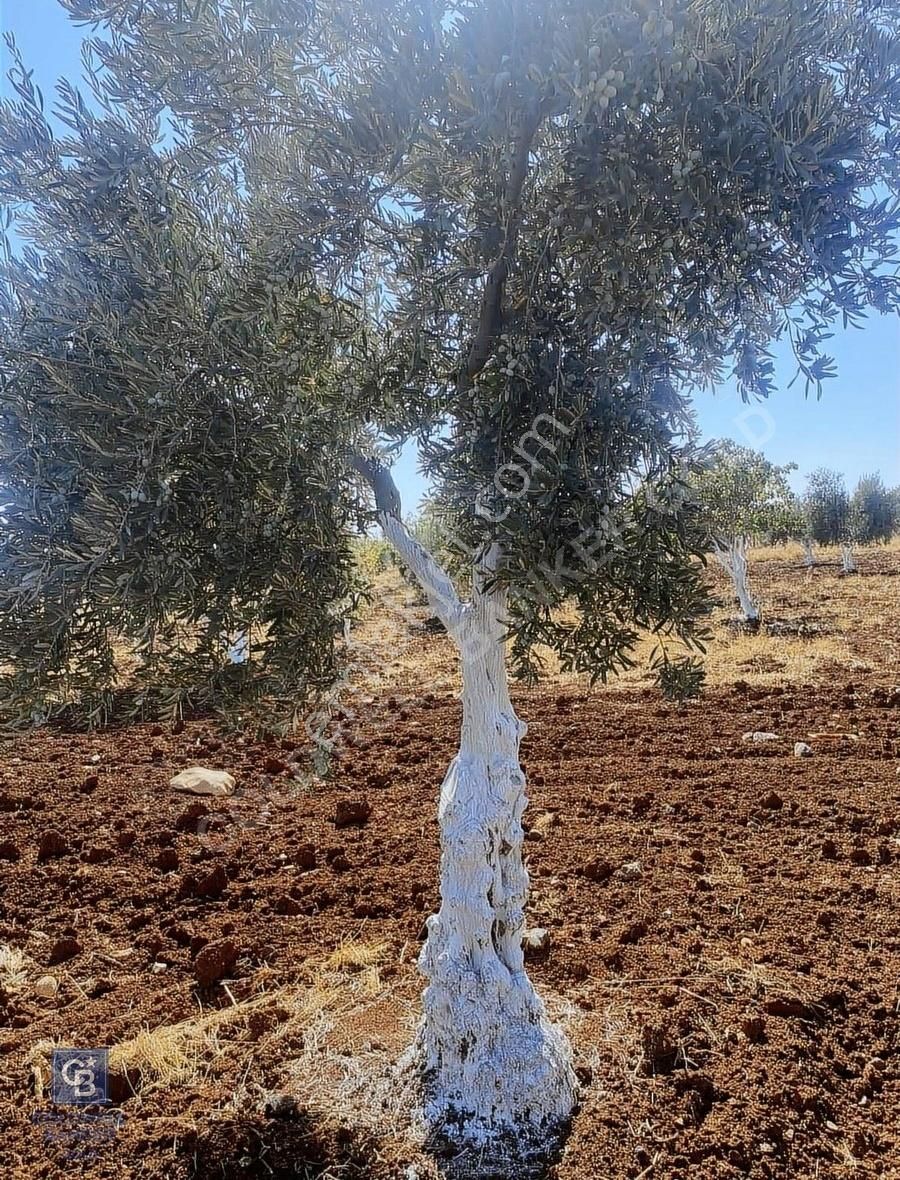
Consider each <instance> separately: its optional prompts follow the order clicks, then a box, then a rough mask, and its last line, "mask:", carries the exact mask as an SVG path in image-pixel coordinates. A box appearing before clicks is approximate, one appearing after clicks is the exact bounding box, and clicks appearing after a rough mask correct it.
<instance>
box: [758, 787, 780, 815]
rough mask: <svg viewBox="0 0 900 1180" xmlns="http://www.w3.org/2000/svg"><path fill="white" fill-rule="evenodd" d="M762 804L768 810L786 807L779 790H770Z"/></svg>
mask: <svg viewBox="0 0 900 1180" xmlns="http://www.w3.org/2000/svg"><path fill="white" fill-rule="evenodd" d="M762 805H763V807H765V808H766V809H767V810H768V811H781V809H782V807H784V800H783V799H782V797H781V796H780V795H779V794H778V792H777V791H769V793H768V795H765V796H764V797H763V801H762Z"/></svg>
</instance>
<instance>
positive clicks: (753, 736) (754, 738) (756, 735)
mask: <svg viewBox="0 0 900 1180" xmlns="http://www.w3.org/2000/svg"><path fill="white" fill-rule="evenodd" d="M741 741H742V742H780V741H781V738H780V736H779V735H778V734H777V733H769V732H768V731H767V730H763V729H752V730H750V731H749V732H748V733H745V734H744V736H743V737H742V738H741Z"/></svg>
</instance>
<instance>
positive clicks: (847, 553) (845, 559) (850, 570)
mask: <svg viewBox="0 0 900 1180" xmlns="http://www.w3.org/2000/svg"><path fill="white" fill-rule="evenodd" d="M841 565H842V567H843V570H844V573H845V574H855V573H856V559H855V558H854V556H853V546H852V545H851V544H850V543H849V542H848V541H842V542H841Z"/></svg>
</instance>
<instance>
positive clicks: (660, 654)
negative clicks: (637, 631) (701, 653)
mask: <svg viewBox="0 0 900 1180" xmlns="http://www.w3.org/2000/svg"><path fill="white" fill-rule="evenodd" d="M650 667H651V670H652V671H653V672H655V673H656V679H657V683H658V684H659V688H660V691H661V692H662V695H663V696H664V697H665V698H666V700H668V701H678V702H683V701H690V700H694V699H696V698H697V697H699V696H700V694H701V693H702V691H703V685H704V682H705V680H706V669H705V668H704V666H703V661H702V660H700V659H698V658H697V656H680V657H679V658H678V659H674V660H673V659H670V658H669V655H668V652H667V651H666V650H665V649H664V648H663V649H658V650H657V651H656V653H655V654H654V656H653V658H652V659H651V662H650Z"/></svg>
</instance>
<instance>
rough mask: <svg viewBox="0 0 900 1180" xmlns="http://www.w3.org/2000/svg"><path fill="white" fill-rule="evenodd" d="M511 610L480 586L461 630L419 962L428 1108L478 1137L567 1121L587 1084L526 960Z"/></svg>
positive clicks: (448, 1125) (436, 1119)
mask: <svg viewBox="0 0 900 1180" xmlns="http://www.w3.org/2000/svg"><path fill="white" fill-rule="evenodd" d="M504 607H505V596H504V594H503V593H502V592H498V591H486V590H485V589H484V588H483V586H482V587H478V586H476V590H475V594H474V597H473V602H472V604H471V607H470V609H469V611H468V612H467V614H466V617H465V620H464V622H463V625H462V627H461V630H460V634H459V642H460V648H461V659H462V674H463V696H462V704H463V722H462V739H461V743H460V751H459V754H458V755H457V756H456V758H454V759H453V762H452V763H451V764H450V768H449V770H448V771H447V776H446V778H445V779H444V783H443V786H442V787H441V797H440V805H439V810H438V817H439V822H440V831H441V908H440V910H439V912H438V913H437V914H435V915H433V916H432V917H431V918H429V919H428V937H427V940H426V943H425V946H424V948H423V950H422V954H421V957H420V960H419V965H420V968H421V970H422V972H423V974H424V975H425V977H426V978H427V980H428V986H427V988H426V989H425V994H424V1014H423V1022H422V1028H421V1031H420V1050H421V1053H422V1056H423V1065H424V1071H425V1080H426V1087H427V1099H426V1114H427V1116H428V1118H429V1121H431V1122H432V1123H433V1124H437V1125H441V1126H442V1127H444V1128H445V1129H446V1130H449V1131H450V1132H451V1134H452V1133H453V1129H454V1128H456V1129H457V1133H458V1135H459V1136H460V1137H462V1138H465V1139H467V1140H470V1141H471V1140H475V1141H479V1140H482V1141H483V1140H487V1139H488V1138H490V1137H492V1136H494V1135H496V1133H497V1132H498V1131H502V1130H504V1129H507V1130H511V1131H514V1132H515V1133H516V1135H518V1136H521V1135H523V1134H526V1135H527V1134H528V1132H529V1131H533V1132H537V1133H540V1132H542V1131H546V1130H548V1129H551V1128H554V1127H556V1126H558V1125H559V1124H561V1123H562V1122H563V1121H564V1120H565V1119H566V1118H567V1116H568V1115H569V1114H570V1112H571V1110H572V1106H573V1105H574V1101H575V1092H576V1087H577V1082H576V1078H575V1074H574V1071H573V1068H572V1054H571V1050H570V1048H569V1045H568V1042H567V1041H566V1039H565V1037H564V1035H563V1033H562V1032H561V1030H560V1029H558V1028H557V1027H555V1026H554V1025H552V1024H551V1023H550V1022H549V1020H548V1018H547V1014H546V1011H545V1008H544V1005H543V1002H542V1001H541V999H540V997H539V996H538V995H537V993H536V992H535V990H534V988H533V987H532V984H531V981H530V980H529V978H528V976H527V974H526V972H525V965H524V960H523V952H522V933H523V929H524V924H525V902H526V898H527V893H528V874H527V872H526V870H525V866H524V864H523V860H522V841H523V831H522V814H523V812H524V810H525V806H526V797H525V776H524V774H523V772H522V769H521V766H520V765H519V743H520V741H521V739H522V736H523V735H524V733H525V728H526V727H525V724H524V723H523V722H522V721H520V720H519V719H518V717H517V716H516V714H515V712H514V710H513V707H512V702H511V701H510V697H509V692H508V687H507V677H506V665H505V647H504V642H503V629H504V625H503V613H504Z"/></svg>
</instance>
